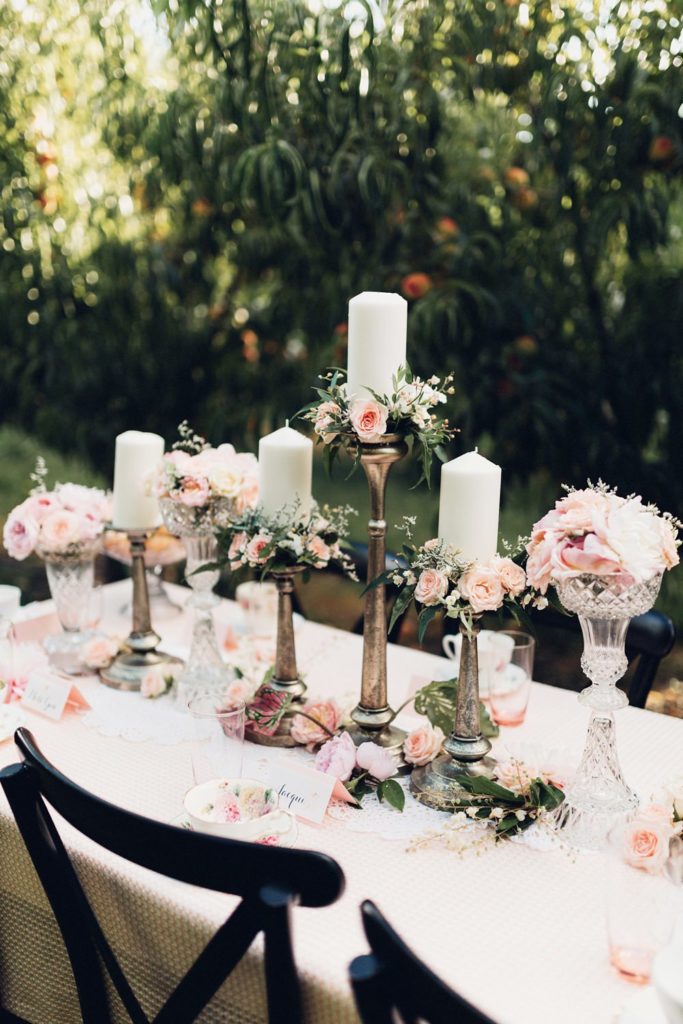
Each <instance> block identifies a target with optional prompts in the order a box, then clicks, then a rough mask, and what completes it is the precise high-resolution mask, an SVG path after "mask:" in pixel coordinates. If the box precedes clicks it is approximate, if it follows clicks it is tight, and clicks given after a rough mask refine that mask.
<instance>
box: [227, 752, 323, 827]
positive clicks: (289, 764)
mask: <svg viewBox="0 0 683 1024" xmlns="http://www.w3.org/2000/svg"><path fill="white" fill-rule="evenodd" d="M244 773H245V775H247V776H248V777H249V778H253V779H258V780H259V782H265V783H266V784H267V785H269V786H272V788H273V789H275V790H276V792H277V794H278V797H279V800H280V807H281V808H282V810H283V811H289V813H290V814H294V815H295V816H296V817H297V818H305V819H306V820H307V821H312V822H314V823H315V824H319V823H320V822H321V821H322V820H323V818H324V817H325V811H326V810H327V805H328V803H329V802H330V797H331V795H332V790H333V789H334V784H335V782H336V781H337V780H336V779H335V778H334V776H332V775H325V773H324V772H318V771H316V770H315V768H308V767H307V766H306V765H303V764H297V763H296V762H295V761H293V760H290V759H289V758H287V757H256V758H254V759H253V760H252V759H251V758H245V765H244Z"/></svg>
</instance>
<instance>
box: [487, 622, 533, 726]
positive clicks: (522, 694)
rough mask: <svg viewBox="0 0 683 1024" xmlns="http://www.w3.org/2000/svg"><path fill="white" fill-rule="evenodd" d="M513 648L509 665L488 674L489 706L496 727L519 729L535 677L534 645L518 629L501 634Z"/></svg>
mask: <svg viewBox="0 0 683 1024" xmlns="http://www.w3.org/2000/svg"><path fill="white" fill-rule="evenodd" d="M500 633H501V634H502V635H503V636H507V637H509V638H510V639H511V640H512V642H513V644H514V646H513V648H512V653H511V655H510V661H509V662H508V663H507V664H506V665H504V666H503V667H502V668H501V669H500V670H499V671H496V672H489V675H488V680H489V703H490V707H491V717H492V718H493V720H494V722H495V723H496V724H497V725H507V726H516V725H521V724H522V722H523V721H524V718H525V716H526V709H527V705H528V703H529V695H530V693H531V680H532V679H533V677H534V653H535V650H536V641H535V640H534V638H533V637H532V636H529V634H528V633H522V632H521V630H518V629H505V630H500Z"/></svg>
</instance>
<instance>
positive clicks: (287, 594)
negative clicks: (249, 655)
mask: <svg viewBox="0 0 683 1024" xmlns="http://www.w3.org/2000/svg"><path fill="white" fill-rule="evenodd" d="M305 569H306V566H304V565H292V566H288V567H287V568H286V569H273V570H272V571H271V572H270V575H271V576H272V577H273V580H274V581H275V586H276V587H277V638H276V642H275V668H274V671H273V676H272V678H271V679H270V680H269V681H268V686H269V687H270V688H271V689H272V690H278V691H279V692H280V693H286V694H289V696H290V697H291V698H292V702H291V704H290V706H289V708H288V709H287V711H286V712H285V714H284V716H283V717H282V720H281V721H280V724H279V725H278V728H277V731H276V732H275V733H273V735H272V736H269V735H267V734H265V733H261V732H257V731H256V730H255V729H253V730H249V739H250V740H252V741H253V742H254V743H260V744H262V745H263V746H267V747H295V746H296V742H295V741H294V740H293V739H292V737H291V735H290V728H291V724H292V718H293V717H294V715H296V714H297V712H298V711H300V710H301V707H302V705H303V696H304V694H305V693H306V684H305V682H304V681H303V679H302V678H301V676H300V675H299V670H298V668H297V664H296V647H295V643H294V615H293V612H294V609H293V607H292V594H293V593H294V577H295V576H296V575H297V574H298V573H302V572H304V571H305Z"/></svg>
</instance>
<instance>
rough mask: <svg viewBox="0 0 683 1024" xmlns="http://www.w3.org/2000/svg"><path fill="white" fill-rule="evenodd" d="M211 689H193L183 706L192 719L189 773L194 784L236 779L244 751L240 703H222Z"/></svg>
mask: <svg viewBox="0 0 683 1024" xmlns="http://www.w3.org/2000/svg"><path fill="white" fill-rule="evenodd" d="M226 703H227V702H226V699H225V697H224V696H222V695H221V694H220V693H216V692H215V691H209V690H207V691H204V692H199V693H195V694H194V695H193V696H192V698H191V700H190V701H189V702H188V705H187V710H188V713H189V714H190V715H191V716H192V719H193V722H194V739H193V741H192V751H191V758H192V775H193V778H194V782H195V785H197V786H198V785H199V784H200V783H202V782H209V781H210V780H211V779H239V778H240V777H241V775H242V757H243V753H244V725H245V706H244V704H239V705H232V706H226Z"/></svg>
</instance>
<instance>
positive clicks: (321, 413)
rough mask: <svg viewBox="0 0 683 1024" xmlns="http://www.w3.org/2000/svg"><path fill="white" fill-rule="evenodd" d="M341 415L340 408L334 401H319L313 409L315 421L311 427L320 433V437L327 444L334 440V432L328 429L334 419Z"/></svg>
mask: <svg viewBox="0 0 683 1024" xmlns="http://www.w3.org/2000/svg"><path fill="white" fill-rule="evenodd" d="M340 415H341V409H340V408H339V406H338V405H337V403H336V402H321V403H320V405H319V406H318V408H317V409H316V411H315V423H314V424H313V429H314V430H315V432H316V434H320V436H321V437H322V438H324V440H325V441H327V443H328V444H329V443H330V441H334V439H335V437H336V433H335V432H334V431H330V427H331V426H332V424H333V422H334V420H335V419H336V418H338V417H339V416H340Z"/></svg>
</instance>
